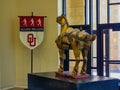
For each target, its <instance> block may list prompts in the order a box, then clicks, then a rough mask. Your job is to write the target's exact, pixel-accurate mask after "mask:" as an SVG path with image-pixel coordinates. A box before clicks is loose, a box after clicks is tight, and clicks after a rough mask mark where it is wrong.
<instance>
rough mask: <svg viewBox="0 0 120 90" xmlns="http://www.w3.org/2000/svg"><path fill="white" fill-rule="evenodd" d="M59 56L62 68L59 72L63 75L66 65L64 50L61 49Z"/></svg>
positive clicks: (60, 67)
mask: <svg viewBox="0 0 120 90" xmlns="http://www.w3.org/2000/svg"><path fill="white" fill-rule="evenodd" d="M59 55H60V66H59V69H58V72H59V73H61V72H63V65H64V59H65V55H64V51H63V50H62V49H59Z"/></svg>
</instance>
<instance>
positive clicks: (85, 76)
mask: <svg viewBox="0 0 120 90" xmlns="http://www.w3.org/2000/svg"><path fill="white" fill-rule="evenodd" d="M55 73H56V76H58V77H66V78H75V79H84V78H89V77H90V75H89V74H77V75H76V76H72V73H71V72H69V71H64V72H62V73H59V72H55Z"/></svg>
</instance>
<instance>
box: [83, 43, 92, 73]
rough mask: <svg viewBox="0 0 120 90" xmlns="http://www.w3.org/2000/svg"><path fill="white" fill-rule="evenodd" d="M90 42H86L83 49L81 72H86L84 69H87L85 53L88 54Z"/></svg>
mask: <svg viewBox="0 0 120 90" xmlns="http://www.w3.org/2000/svg"><path fill="white" fill-rule="evenodd" d="M90 44H91V42H87V43H86V44H85V47H84V49H83V60H84V61H83V65H82V69H81V74H85V73H87V71H86V70H87V60H88V58H87V55H88V51H89V48H90Z"/></svg>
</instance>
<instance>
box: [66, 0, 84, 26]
mask: <svg viewBox="0 0 120 90" xmlns="http://www.w3.org/2000/svg"><path fill="white" fill-rule="evenodd" d="M84 9H85V8H84V0H66V15H67V19H68V22H69V24H70V25H80V24H84V23H85V22H84V20H85V15H84V13H85V12H84V11H85V10H84Z"/></svg>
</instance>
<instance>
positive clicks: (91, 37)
mask: <svg viewBox="0 0 120 90" xmlns="http://www.w3.org/2000/svg"><path fill="white" fill-rule="evenodd" d="M96 37H97V36H96V34H93V35H87V36H86V40H88V41H94V40H95V39H96Z"/></svg>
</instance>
